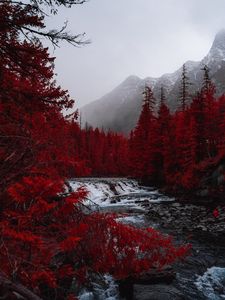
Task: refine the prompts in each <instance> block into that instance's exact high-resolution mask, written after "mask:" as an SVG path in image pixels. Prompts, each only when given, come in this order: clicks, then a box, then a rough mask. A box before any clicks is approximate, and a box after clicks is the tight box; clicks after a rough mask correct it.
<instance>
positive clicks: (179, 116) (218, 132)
mask: <svg viewBox="0 0 225 300" xmlns="http://www.w3.org/2000/svg"><path fill="white" fill-rule="evenodd" d="M206 70H207V68H206ZM152 97H153V96H152ZM164 100H165V99H164ZM224 113H225V97H224V96H221V97H220V98H219V99H216V98H215V88H214V86H213V84H212V83H211V81H210V80H209V78H208V75H207V76H205V80H204V82H203V87H202V89H201V91H200V92H198V93H197V94H196V95H195V96H194V97H193V101H192V103H191V105H190V106H189V107H185V109H183V110H182V111H177V112H175V113H174V114H171V113H170V112H169V110H168V108H167V106H166V105H165V102H164V101H163V102H162V103H161V104H160V107H159V111H158V116H157V117H156V118H153V117H152V111H151V109H150V107H149V105H148V104H146V101H144V105H143V109H142V112H141V114H140V118H139V121H138V123H137V126H136V128H135V129H134V131H132V133H131V135H130V140H129V145H130V161H131V163H130V168H131V172H132V173H133V174H134V176H135V177H137V178H139V179H141V180H142V181H143V182H145V181H148V183H151V184H154V183H157V184H161V185H166V186H167V187H169V188H170V189H175V190H178V189H182V190H186V191H191V192H193V191H195V190H198V189H199V188H203V189H205V188H207V189H208V190H211V191H213V192H214V193H220V192H223V191H224V189H225V181H224V155H225V150H224V149H225V139H224V130H225V122H224ZM147 135H148V137H147ZM215 170H216V172H217V173H218V175H217V177H218V179H217V180H215V178H213V176H212V174H213V172H215ZM214 176H215V175H214Z"/></svg>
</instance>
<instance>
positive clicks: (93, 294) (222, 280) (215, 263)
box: [70, 178, 225, 300]
mask: <svg viewBox="0 0 225 300" xmlns="http://www.w3.org/2000/svg"><path fill="white" fill-rule="evenodd" d="M70 186H71V187H72V189H73V190H76V188H77V187H79V186H85V187H86V188H87V190H89V196H88V199H87V200H86V204H88V205H89V207H91V208H92V209H93V210H99V211H102V212H118V213H121V212H122V213H126V216H125V217H122V218H119V219H118V221H120V222H124V223H129V224H133V225H134V226H138V227H149V226H151V227H154V228H156V229H159V230H160V231H161V232H164V233H165V234H171V235H172V236H174V239H175V241H176V242H179V243H182V242H188V243H191V244H192V250H191V253H190V255H189V256H188V257H187V258H186V259H185V260H184V261H181V262H179V263H176V264H175V265H174V271H175V272H176V278H175V279H174V280H173V282H172V283H170V284H168V285H165V284H160V285H158V286H157V285H152V286H150V285H148V286H146V285H143V286H140V285H135V286H134V298H133V299H135V300H147V299H149V300H154V299H162V300H166V299H171V300H174V299H192V300H195V299H196V300H197V299H200V300H201V299H208V300H220V299H225V251H224V250H225V242H224V238H223V237H224V232H225V214H224V213H223V212H222V213H221V214H220V216H219V218H218V219H216V218H215V217H214V216H213V214H212V210H211V209H210V208H208V207H205V206H201V205H197V204H193V203H191V201H190V204H188V203H186V204H181V203H179V201H178V199H175V198H170V197H168V196H166V195H164V194H162V193H160V192H159V191H158V190H157V189H155V188H150V187H141V186H139V185H138V183H137V182H136V181H134V180H130V179H124V178H116V179H115V178H101V179H97V178H85V179H77V180H71V181H70ZM104 281H105V282H104V285H103V286H104V287H103V286H101V285H99V284H95V283H93V290H92V291H87V290H83V291H82V292H81V294H80V297H79V299H80V300H93V299H97V300H104V299H105V300H117V299H122V298H121V297H120V296H119V292H118V285H117V284H116V283H115V282H114V280H113V278H112V277H111V276H109V275H107V274H106V275H105V277H104ZM153 287H154V288H155V289H156V292H154V289H153ZM157 289H159V290H160V291H159V292H158V293H157ZM163 289H165V290H166V289H168V290H169V292H168V293H167V291H165V294H162V290H163ZM152 290H153V291H152ZM154 293H155V294H154ZM160 293H161V294H160ZM173 293H174V294H173ZM148 295H151V296H148ZM152 295H153V296H152ZM163 295H164V296H163ZM149 297H150V298H149ZM157 297H158V298H157ZM160 297H161V298H160ZM153 298H154V299H153ZM130 300H132V299H130Z"/></svg>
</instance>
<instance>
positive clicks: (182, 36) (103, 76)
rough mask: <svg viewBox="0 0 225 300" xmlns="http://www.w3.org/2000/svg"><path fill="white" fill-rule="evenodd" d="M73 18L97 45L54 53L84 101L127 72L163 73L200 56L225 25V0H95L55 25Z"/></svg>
mask: <svg viewBox="0 0 225 300" xmlns="http://www.w3.org/2000/svg"><path fill="white" fill-rule="evenodd" d="M65 20H68V21H69V29H70V31H71V32H73V33H77V32H84V31H85V32H86V33H87V36H88V37H89V38H90V39H91V40H92V44H91V45H88V46H86V47H84V48H79V49H77V48H73V47H71V46H69V45H62V46H61V48H60V49H57V50H56V51H55V52H54V56H56V71H57V73H58V82H60V84H61V85H62V86H63V87H64V88H67V89H69V91H70V94H71V95H72V97H74V98H75V99H77V100H78V101H77V103H78V105H79V106H82V105H84V104H86V103H88V102H90V101H92V100H95V99H97V98H98V97H101V96H102V95H104V94H105V93H107V92H109V91H110V90H111V89H112V88H114V87H115V86H117V85H118V84H119V83H120V82H121V81H123V80H124V79H125V78H126V77H127V76H129V75H131V74H135V75H137V76H139V77H142V78H143V77H147V76H152V77H154V76H160V75H161V74H163V73H166V72H173V71H175V70H176V69H177V68H178V67H180V65H181V64H182V63H184V62H185V61H186V60H200V59H202V58H203V56H205V55H206V54H207V52H208V50H209V48H210V46H211V44H212V41H213V38H214V35H215V34H216V32H217V31H218V30H219V29H220V28H224V27H225V1H224V0H214V1H211V0H198V1H196V0H166V1H165V0H90V1H89V2H88V3H86V4H85V5H82V6H76V7H73V8H71V9H67V10H66V9H63V10H61V11H60V13H59V15H58V16H57V17H54V18H52V19H50V20H49V25H50V26H52V27H56V26H59V24H62V23H63V22H64V21H65Z"/></svg>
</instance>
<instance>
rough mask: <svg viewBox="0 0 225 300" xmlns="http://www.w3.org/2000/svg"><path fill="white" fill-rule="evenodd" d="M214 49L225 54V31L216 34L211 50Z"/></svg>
mask: <svg viewBox="0 0 225 300" xmlns="http://www.w3.org/2000/svg"><path fill="white" fill-rule="evenodd" d="M214 49H220V50H222V51H224V53H225V29H222V30H220V31H219V32H218V33H217V34H216V36H215V39H214V42H213V44H212V48H211V50H214ZM211 50H210V51H211Z"/></svg>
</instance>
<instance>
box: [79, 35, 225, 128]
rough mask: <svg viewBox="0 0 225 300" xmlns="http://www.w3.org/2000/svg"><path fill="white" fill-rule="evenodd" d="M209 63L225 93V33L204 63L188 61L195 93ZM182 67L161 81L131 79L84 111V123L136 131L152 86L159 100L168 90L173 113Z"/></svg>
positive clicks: (216, 81) (214, 43) (82, 112)
mask: <svg viewBox="0 0 225 300" xmlns="http://www.w3.org/2000/svg"><path fill="white" fill-rule="evenodd" d="M205 64H207V65H208V66H209V68H210V71H211V76H212V78H213V80H214V82H215V84H216V87H217V91H218V94H221V93H224V92H225V30H221V31H220V32H218V34H217V35H216V37H215V39H214V42H213V44H212V47H211V49H210V51H209V53H208V54H207V55H206V56H205V57H204V58H203V59H202V61H200V62H195V61H187V62H186V67H187V70H188V74H187V75H188V77H189V78H190V82H191V83H192V86H191V93H194V92H195V91H196V90H197V89H198V88H199V86H200V85H201V82H202V78H203V73H202V70H201V69H202V67H203V66H204V65H205ZM181 72H182V67H181V68H179V69H178V70H177V71H175V72H174V73H171V74H164V75H162V76H161V77H160V78H152V77H147V78H145V79H141V78H139V77H137V76H130V77H128V78H127V79H126V80H125V81H124V82H122V83H121V84H120V85H119V86H118V87H116V88H115V89H114V90H113V91H111V92H110V93H108V94H107V95H105V96H103V97H102V98H101V99H98V100H96V101H94V102H91V103H90V104H87V105H86V106H84V107H83V108H81V114H82V122H83V125H85V122H87V123H89V124H90V125H92V126H93V127H99V128H101V127H104V128H105V129H109V128H110V129H112V130H114V131H118V132H124V133H128V132H129V131H130V130H131V129H133V128H134V126H135V124H136V122H137V119H138V116H139V113H140V110H141V105H142V92H143V89H144V86H145V85H146V84H147V85H149V86H151V87H152V89H153V92H154V95H155V97H156V99H159V97H160V90H161V86H163V87H164V89H165V92H166V96H167V99H168V104H169V107H170V108H171V110H175V109H176V108H177V105H178V103H177V97H178V95H179V86H180V76H181Z"/></svg>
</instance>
